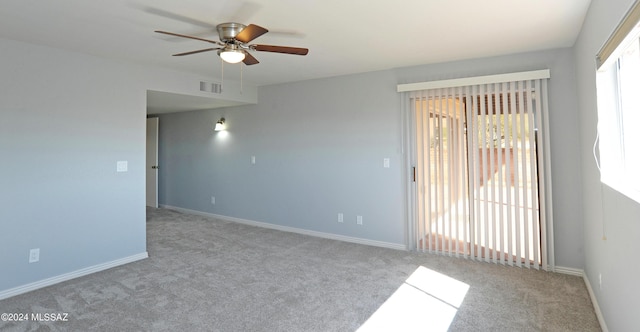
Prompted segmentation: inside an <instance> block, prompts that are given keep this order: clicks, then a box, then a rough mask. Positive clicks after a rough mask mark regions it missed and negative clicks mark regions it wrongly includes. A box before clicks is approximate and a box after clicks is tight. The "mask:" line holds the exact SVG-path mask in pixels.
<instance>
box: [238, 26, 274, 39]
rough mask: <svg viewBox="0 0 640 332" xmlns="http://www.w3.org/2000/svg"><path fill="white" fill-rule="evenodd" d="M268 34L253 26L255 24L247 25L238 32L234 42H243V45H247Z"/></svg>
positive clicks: (262, 29)
mask: <svg viewBox="0 0 640 332" xmlns="http://www.w3.org/2000/svg"><path fill="white" fill-rule="evenodd" d="M267 32H269V30H267V29H265V28H263V27H261V26H258V25H255V24H249V25H248V26H247V27H245V28H244V29H242V31H240V32H239V33H238V34H237V35H236V40H237V41H240V42H243V43H248V42H250V41H252V40H254V39H256V38H258V37H260V36H262V35H264V34H265V33H267Z"/></svg>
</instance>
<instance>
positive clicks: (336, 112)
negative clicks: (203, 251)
mask: <svg viewBox="0 0 640 332" xmlns="http://www.w3.org/2000/svg"><path fill="white" fill-rule="evenodd" d="M546 68H549V69H551V75H552V78H551V80H550V83H549V90H550V92H549V94H550V109H551V115H550V118H551V140H552V151H551V154H552V159H553V160H552V172H553V180H554V205H555V206H554V212H555V214H554V217H555V223H556V224H555V229H556V241H555V246H556V264H557V265H560V266H565V267H572V268H582V267H583V263H584V262H583V247H582V223H581V222H582V215H581V211H582V206H581V204H582V200H581V194H580V190H579V189H577V188H580V179H581V178H580V172H581V169H580V150H579V143H578V124H577V121H576V119H577V113H578V109H577V105H576V103H575V100H576V91H575V72H574V66H573V62H572V52H571V49H560V50H552V51H545V52H535V53H526V54H519V55H512V56H503V57H495V58H487V59H479V60H472V61H461V62H453V63H446V64H436V65H427V66H419V67H412V68H402V69H397V70H388V71H381V72H374V73H366V74H360V75H351V76H342V77H335V78H327V79H318V80H311V81H304V82H297V83H290V84H282V85H275V86H267V87H261V88H260V89H259V103H258V104H257V105H253V106H245V107H236V108H227V109H223V110H211V111H200V112H188V113H182V114H169V115H164V116H161V119H160V165H162V167H161V171H160V183H159V186H160V195H159V200H160V203H161V204H165V205H170V206H176V207H181V208H187V209H192V210H197V211H203V212H208V213H214V214H219V215H225V216H230V217H237V218H243V219H249V220H255V221H262V222H268V223H273V224H278V225H284V226H292V227H297V228H303V229H308V230H314V231H321V232H328V233H333V234H339V235H346V236H353V237H359V238H365V239H371V240H376V241H384V242H390V243H396V244H404V243H405V242H404V241H405V235H404V234H405V222H404V199H403V179H402V172H401V165H402V163H401V162H402V158H403V155H402V140H401V136H402V129H401V124H400V119H401V114H400V96H399V94H398V93H397V92H395V91H396V85H397V84H398V83H409V82H418V81H427V80H435V79H447V78H455V77H467V76H477V75H488V74H497V73H506V72H517V71H526V70H535V69H546ZM220 116H224V117H225V118H226V119H227V120H228V123H229V135H228V137H226V138H224V139H223V138H222V137H220V135H217V134H214V133H213V132H212V131H211V126H212V124H213V123H214V122H215V121H217V119H218V118H219V117H220ZM252 155H255V156H256V158H257V163H256V165H253V166H252V165H251V164H250V157H251V156H252ZM386 157H388V158H391V168H390V169H385V168H383V167H382V161H383V158H386ZM211 196H215V197H216V204H215V205H211V202H210V197H211ZM339 212H342V213H344V214H345V223H344V224H339V223H337V222H336V215H337V213H339ZM356 215H362V216H364V225H363V226H356V225H355V218H356Z"/></svg>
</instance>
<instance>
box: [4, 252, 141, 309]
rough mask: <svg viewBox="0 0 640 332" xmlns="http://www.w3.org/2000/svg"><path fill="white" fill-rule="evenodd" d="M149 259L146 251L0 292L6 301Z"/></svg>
mask: <svg viewBox="0 0 640 332" xmlns="http://www.w3.org/2000/svg"><path fill="white" fill-rule="evenodd" d="M147 257H149V254H148V253H147V252H146V251H145V252H143V253H139V254H136V255H133V256H129V257H124V258H120V259H116V260H113V261H110V262H106V263H102V264H97V265H93V266H89V267H86V268H83V269H80V270H75V271H73V272H69V273H65V274H61V275H58V276H55V277H51V278H47V279H43V280H40V281H36V282H32V283H29V284H26V285H22V286H18V287H14V288H10V289H7V290H3V291H0V300H3V299H6V298H10V297H12V296H16V295H20V294H24V293H27V292H31V291H34V290H36V289H40V288H44V287H47V286H51V285H54V284H57V283H61V282H63V281H67V280H71V279H75V278H78V277H82V276H86V275H88V274H92V273H96V272H100V271H103V270H106V269H110V268H113V267H116V266H120V265H124V264H128V263H132V262H135V261H139V260H141V259H145V258H147Z"/></svg>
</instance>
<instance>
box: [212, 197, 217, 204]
mask: <svg viewBox="0 0 640 332" xmlns="http://www.w3.org/2000/svg"><path fill="white" fill-rule="evenodd" d="M211 205H216V196H211Z"/></svg>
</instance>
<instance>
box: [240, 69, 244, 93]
mask: <svg viewBox="0 0 640 332" xmlns="http://www.w3.org/2000/svg"><path fill="white" fill-rule="evenodd" d="M242 67H244V65H243V64H242V63H240V94H242Z"/></svg>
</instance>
